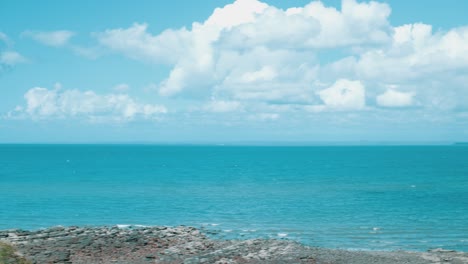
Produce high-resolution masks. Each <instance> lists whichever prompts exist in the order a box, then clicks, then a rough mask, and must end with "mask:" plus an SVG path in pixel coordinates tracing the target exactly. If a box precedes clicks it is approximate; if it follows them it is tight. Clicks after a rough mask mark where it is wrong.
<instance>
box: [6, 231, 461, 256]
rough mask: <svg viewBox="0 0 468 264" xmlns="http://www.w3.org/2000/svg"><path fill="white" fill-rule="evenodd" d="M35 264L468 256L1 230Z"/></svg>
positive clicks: (160, 235)
mask: <svg viewBox="0 0 468 264" xmlns="http://www.w3.org/2000/svg"><path fill="white" fill-rule="evenodd" d="M0 241H3V242H7V243H10V244H13V245H14V246H15V247H16V248H17V249H18V251H19V253H20V254H21V255H23V256H25V257H26V258H28V259H29V260H31V262H32V263H37V264H46V263H77V264H94V263H96V264H97V263H99V264H130V263H134V264H140V263H141V264H148V263H217V264H221V263H226V264H227V263H313V264H315V263H316V264H341V263H342V264H345V263H346V264H366V263H381V264H386V263H388V264H390V263H391V264H394V263H406V264H427V263H441V264H442V263H443V264H447V263H452V264H468V254H467V253H464V252H455V251H452V250H444V249H435V250H431V251H428V252H404V251H401V252H377V251H346V250H332V249H323V248H315V247H308V246H304V245H301V244H299V243H296V242H293V241H289V240H265V239H253V240H212V239H209V238H208V237H207V236H206V235H205V234H203V232H201V231H200V230H198V229H196V228H193V227H186V226H179V227H156V226H154V227H135V226H126V227H118V226H113V227H53V228H49V229H44V230H38V231H24V230H5V231H0Z"/></svg>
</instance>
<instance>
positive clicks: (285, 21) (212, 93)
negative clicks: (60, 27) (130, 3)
mask: <svg viewBox="0 0 468 264" xmlns="http://www.w3.org/2000/svg"><path fill="white" fill-rule="evenodd" d="M390 15H391V7H390V6H389V5H388V4H386V3H380V2H374V1H371V2H361V1H359V2H358V1H356V0H343V1H342V4H341V7H340V8H338V9H337V8H334V7H330V6H326V5H325V4H324V3H322V2H320V1H312V2H310V3H308V4H306V5H304V6H302V7H290V8H287V9H281V8H277V7H275V6H272V5H269V4H267V3H263V2H261V1H258V0H236V1H234V2H233V3H232V4H228V5H226V6H224V7H220V8H216V9H215V10H214V11H213V12H212V14H211V15H210V16H209V17H207V18H206V19H205V20H204V21H201V22H193V23H192V25H191V26H189V27H183V28H179V29H166V30H164V31H162V32H160V33H158V34H153V33H151V32H150V31H149V27H150V25H148V24H147V23H134V24H133V25H130V26H128V27H122V28H112V29H107V30H105V31H102V32H97V33H94V34H93V36H94V37H95V38H96V40H97V43H98V45H99V46H98V48H101V49H105V50H107V51H111V52H113V53H115V54H119V55H122V56H125V57H127V58H130V59H133V60H137V61H141V62H143V63H153V64H163V65H167V66H168V67H169V68H170V71H169V74H168V75H167V76H166V77H165V78H164V79H163V80H161V81H159V82H158V83H157V84H156V85H154V86H155V87H156V88H155V89H154V90H157V93H158V95H159V96H161V97H167V98H168V99H167V100H171V99H173V100H177V99H180V98H183V99H190V100H193V101H196V102H197V103H198V104H197V107H194V106H188V107H187V109H186V110H187V112H190V111H192V110H193V109H194V108H195V109H197V111H201V112H209V113H215V114H222V113H224V114H227V113H236V112H237V113H252V114H251V115H250V114H249V115H247V116H250V117H252V116H254V117H255V118H259V119H262V120H278V119H280V117H281V116H284V115H286V116H287V114H288V113H291V112H293V113H298V112H300V113H304V114H316V115H318V114H321V113H343V112H350V113H357V112H366V113H368V112H369V111H375V113H377V114H378V115H381V116H383V117H382V120H384V119H385V115H386V114H385V113H389V112H390V113H391V111H395V112H397V111H401V110H402V109H406V110H407V111H413V110H414V111H417V112H415V113H418V114H420V115H422V116H428V114H427V113H431V114H433V113H441V114H442V115H444V114H445V113H447V112H454V113H459V112H466V111H467V109H468V85H467V84H468V77H467V76H468V75H467V73H468V27H467V26H465V27H457V28H451V29H448V30H444V31H442V30H440V31H435V30H434V29H433V28H432V26H431V25H428V24H423V23H414V24H406V25H392V24H391V23H390V21H389V17H390ZM24 34H26V35H28V36H30V37H31V38H33V39H35V40H37V41H39V42H42V43H44V44H46V45H51V46H62V45H65V44H66V43H67V42H68V41H69V39H70V38H71V37H72V36H73V34H74V33H73V32H70V31H55V32H26V33H24ZM0 39H1V35H0ZM10 55H12V54H10ZM10 60H12V61H14V60H15V59H14V56H11V57H10ZM128 87H129V85H127V84H120V85H117V86H116V87H114V91H117V92H124V91H126V90H128ZM152 89H153V88H152ZM25 99H26V105H27V106H26V107H24V108H23V109H22V110H21V111H23V113H25V114H28V115H30V116H36V117H37V116H75V115H84V114H89V115H91V116H92V115H95V114H99V113H112V115H115V116H118V117H121V118H122V119H132V118H134V117H136V116H141V117H144V118H146V117H151V116H153V115H156V114H161V113H163V112H165V111H166V110H165V108H163V107H159V106H153V105H141V104H138V103H136V102H135V101H136V100H134V99H132V98H130V97H128V96H127V95H119V94H108V95H98V94H96V93H94V92H91V91H87V92H82V91H78V90H68V91H56V90H48V89H45V88H33V89H31V90H30V91H28V93H27V94H26V95H25ZM200 104H202V106H199V105H200ZM421 113H422V114H421ZM390 115H391V114H390Z"/></svg>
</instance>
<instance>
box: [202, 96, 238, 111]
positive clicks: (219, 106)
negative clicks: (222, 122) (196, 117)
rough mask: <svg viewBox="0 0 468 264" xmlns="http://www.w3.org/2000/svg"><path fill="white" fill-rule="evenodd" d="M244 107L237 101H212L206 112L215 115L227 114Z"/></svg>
mask: <svg viewBox="0 0 468 264" xmlns="http://www.w3.org/2000/svg"><path fill="white" fill-rule="evenodd" d="M241 107H242V105H241V103H239V102H237V101H223V100H215V99H212V100H211V102H209V103H208V104H207V105H206V106H205V107H204V110H207V111H209V112H214V113H225V112H233V111H236V110H239V109H240V108H241Z"/></svg>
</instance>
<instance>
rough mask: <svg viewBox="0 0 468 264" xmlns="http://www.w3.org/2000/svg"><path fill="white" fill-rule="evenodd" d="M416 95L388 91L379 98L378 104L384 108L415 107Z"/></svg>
mask: <svg viewBox="0 0 468 264" xmlns="http://www.w3.org/2000/svg"><path fill="white" fill-rule="evenodd" d="M413 96H414V93H405V92H399V91H396V90H394V89H388V90H387V91H385V92H384V93H383V94H381V95H379V96H377V98H376V99H377V104H378V105H380V106H384V107H407V106H411V105H413Z"/></svg>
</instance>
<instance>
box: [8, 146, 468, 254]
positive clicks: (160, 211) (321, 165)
mask: <svg viewBox="0 0 468 264" xmlns="http://www.w3.org/2000/svg"><path fill="white" fill-rule="evenodd" d="M0 201H1V203H0V229H8V228H23V229H36V228H43V227H48V226H53V225H114V224H141V225H179V224H183V225H192V226H196V227H203V228H206V229H209V230H212V231H217V232H216V233H217V234H216V235H215V237H221V238H250V237H274V238H286V239H288V238H289V239H295V240H298V241H301V242H304V243H306V244H309V245H315V246H324V247H332V248H348V249H383V250H393V249H405V250H426V249H428V248H434V247H444V248H450V249H456V250H463V251H468V147H462V146H364V147H363V146H359V147H351V146H347V147H336V146H335V147H222V146H219V147H215V146H212V147H211V146H150V145H147V146H145V145H0Z"/></svg>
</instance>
